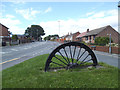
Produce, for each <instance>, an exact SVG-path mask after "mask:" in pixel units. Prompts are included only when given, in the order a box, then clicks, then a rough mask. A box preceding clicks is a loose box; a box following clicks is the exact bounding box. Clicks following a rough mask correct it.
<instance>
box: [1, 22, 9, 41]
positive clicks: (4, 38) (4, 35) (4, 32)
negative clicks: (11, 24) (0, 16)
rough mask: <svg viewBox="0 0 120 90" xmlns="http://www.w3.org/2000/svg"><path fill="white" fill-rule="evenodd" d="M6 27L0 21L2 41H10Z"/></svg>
mask: <svg viewBox="0 0 120 90" xmlns="http://www.w3.org/2000/svg"><path fill="white" fill-rule="evenodd" d="M8 29H9V28H8V27H6V26H5V25H3V24H1V23H0V39H1V40H2V42H5V43H6V42H8V43H10V32H9V31H8Z"/></svg>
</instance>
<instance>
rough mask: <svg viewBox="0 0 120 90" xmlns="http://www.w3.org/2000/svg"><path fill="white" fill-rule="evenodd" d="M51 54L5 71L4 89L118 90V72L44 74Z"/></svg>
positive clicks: (110, 67)
mask: <svg viewBox="0 0 120 90" xmlns="http://www.w3.org/2000/svg"><path fill="white" fill-rule="evenodd" d="M48 56H49V54H45V55H41V56H37V57H35V58H32V59H29V60H27V61H24V62H22V63H20V64H17V65H15V66H13V67H10V68H7V69H5V70H3V71H2V87H3V88H118V68H116V67H113V66H110V65H107V64H105V63H99V64H100V65H102V66H104V67H105V68H99V69H95V68H92V69H89V68H87V69H80V70H58V71H56V72H54V71H51V72H44V66H45V62H46V60H47V58H48Z"/></svg>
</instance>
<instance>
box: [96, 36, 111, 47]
mask: <svg viewBox="0 0 120 90" xmlns="http://www.w3.org/2000/svg"><path fill="white" fill-rule="evenodd" d="M111 42H113V41H112V38H111ZM108 43H109V37H96V38H95V44H97V45H102V46H104V45H106V44H108Z"/></svg>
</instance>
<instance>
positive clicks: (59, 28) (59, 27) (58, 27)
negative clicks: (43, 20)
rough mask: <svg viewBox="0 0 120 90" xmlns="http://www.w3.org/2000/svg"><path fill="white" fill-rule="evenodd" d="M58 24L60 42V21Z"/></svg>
mask: <svg viewBox="0 0 120 90" xmlns="http://www.w3.org/2000/svg"><path fill="white" fill-rule="evenodd" d="M58 24H59V26H58V28H59V41H60V21H58Z"/></svg>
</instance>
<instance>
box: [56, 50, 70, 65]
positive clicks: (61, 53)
mask: <svg viewBox="0 0 120 90" xmlns="http://www.w3.org/2000/svg"><path fill="white" fill-rule="evenodd" d="M58 52H59V53H60V55H61V56H62V57H63V58H64V59H65V61H66V62H67V63H69V62H68V61H67V60H66V58H65V57H64V56H63V55H62V53H61V52H60V51H58Z"/></svg>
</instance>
